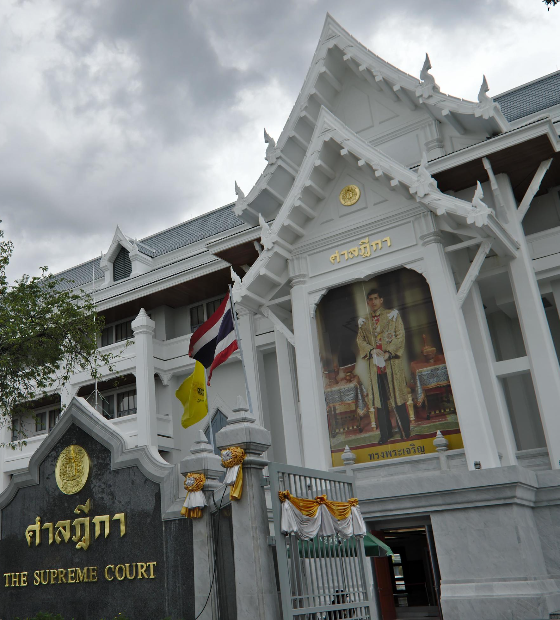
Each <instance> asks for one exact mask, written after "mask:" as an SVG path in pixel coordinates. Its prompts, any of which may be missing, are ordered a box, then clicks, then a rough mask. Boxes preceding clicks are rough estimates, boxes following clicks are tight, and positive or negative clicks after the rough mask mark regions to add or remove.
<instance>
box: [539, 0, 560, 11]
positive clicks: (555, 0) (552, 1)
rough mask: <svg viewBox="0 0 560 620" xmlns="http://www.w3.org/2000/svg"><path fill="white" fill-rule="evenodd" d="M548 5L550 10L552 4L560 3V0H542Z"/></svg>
mask: <svg viewBox="0 0 560 620" xmlns="http://www.w3.org/2000/svg"><path fill="white" fill-rule="evenodd" d="M542 1H543V2H544V3H545V4H546V5H547V7H548V10H549V11H550V7H551V6H556V5H557V4H558V3H560V0H542Z"/></svg>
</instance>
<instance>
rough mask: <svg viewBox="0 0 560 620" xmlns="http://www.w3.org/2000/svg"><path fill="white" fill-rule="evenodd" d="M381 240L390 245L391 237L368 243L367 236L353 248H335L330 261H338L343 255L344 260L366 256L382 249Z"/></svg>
mask: <svg viewBox="0 0 560 620" xmlns="http://www.w3.org/2000/svg"><path fill="white" fill-rule="evenodd" d="M383 242H385V243H386V244H387V247H388V248H390V247H391V237H384V238H383V239H376V240H375V241H372V242H371V243H370V240H369V237H366V238H365V239H362V240H361V241H360V243H359V245H357V246H356V247H355V248H350V249H349V250H341V251H340V252H339V251H338V250H337V251H336V252H335V253H334V254H333V255H332V256H331V257H330V261H331V263H332V264H333V265H334V264H335V262H336V263H340V258H341V257H342V256H344V260H349V259H352V258H368V257H369V256H371V253H372V251H373V252H377V250H382V249H383Z"/></svg>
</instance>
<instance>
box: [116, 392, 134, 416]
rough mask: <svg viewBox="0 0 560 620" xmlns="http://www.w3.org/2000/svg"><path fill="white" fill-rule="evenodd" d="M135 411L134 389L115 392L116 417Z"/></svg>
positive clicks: (131, 413)
mask: <svg viewBox="0 0 560 620" xmlns="http://www.w3.org/2000/svg"><path fill="white" fill-rule="evenodd" d="M135 413H136V390H128V391H127V392H119V393H118V394H117V418H122V417H124V416H126V415H133V414H135Z"/></svg>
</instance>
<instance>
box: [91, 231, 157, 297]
mask: <svg viewBox="0 0 560 620" xmlns="http://www.w3.org/2000/svg"><path fill="white" fill-rule="evenodd" d="M122 249H124V250H125V251H126V252H128V258H129V259H130V263H131V273H130V277H134V276H137V275H140V274H142V273H147V272H148V271H150V269H151V268H152V263H153V257H152V256H151V255H153V254H154V250H153V249H152V248H150V247H148V246H146V245H145V244H143V243H140V242H139V241H138V240H136V239H131V238H130V237H127V236H126V235H125V234H124V233H123V232H122V230H121V229H120V227H119V226H117V228H116V229H115V234H114V235H113V241H112V242H111V245H110V246H109V249H108V250H107V252H106V253H105V254H103V256H102V257H101V261H100V263H99V266H100V267H101V269H102V270H103V272H104V274H105V280H104V283H103V284H104V286H109V285H110V284H113V283H114V282H115V278H114V273H113V271H114V270H113V265H114V262H115V259H116V258H117V256H118V255H119V252H121V250H122Z"/></svg>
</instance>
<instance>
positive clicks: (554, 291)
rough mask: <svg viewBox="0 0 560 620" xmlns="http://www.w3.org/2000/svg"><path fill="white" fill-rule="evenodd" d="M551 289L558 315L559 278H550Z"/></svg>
mask: <svg viewBox="0 0 560 620" xmlns="http://www.w3.org/2000/svg"><path fill="white" fill-rule="evenodd" d="M550 288H551V289H552V296H553V297H554V303H555V304H556V312H558V315H559V316H560V280H552V281H551V283H550Z"/></svg>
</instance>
